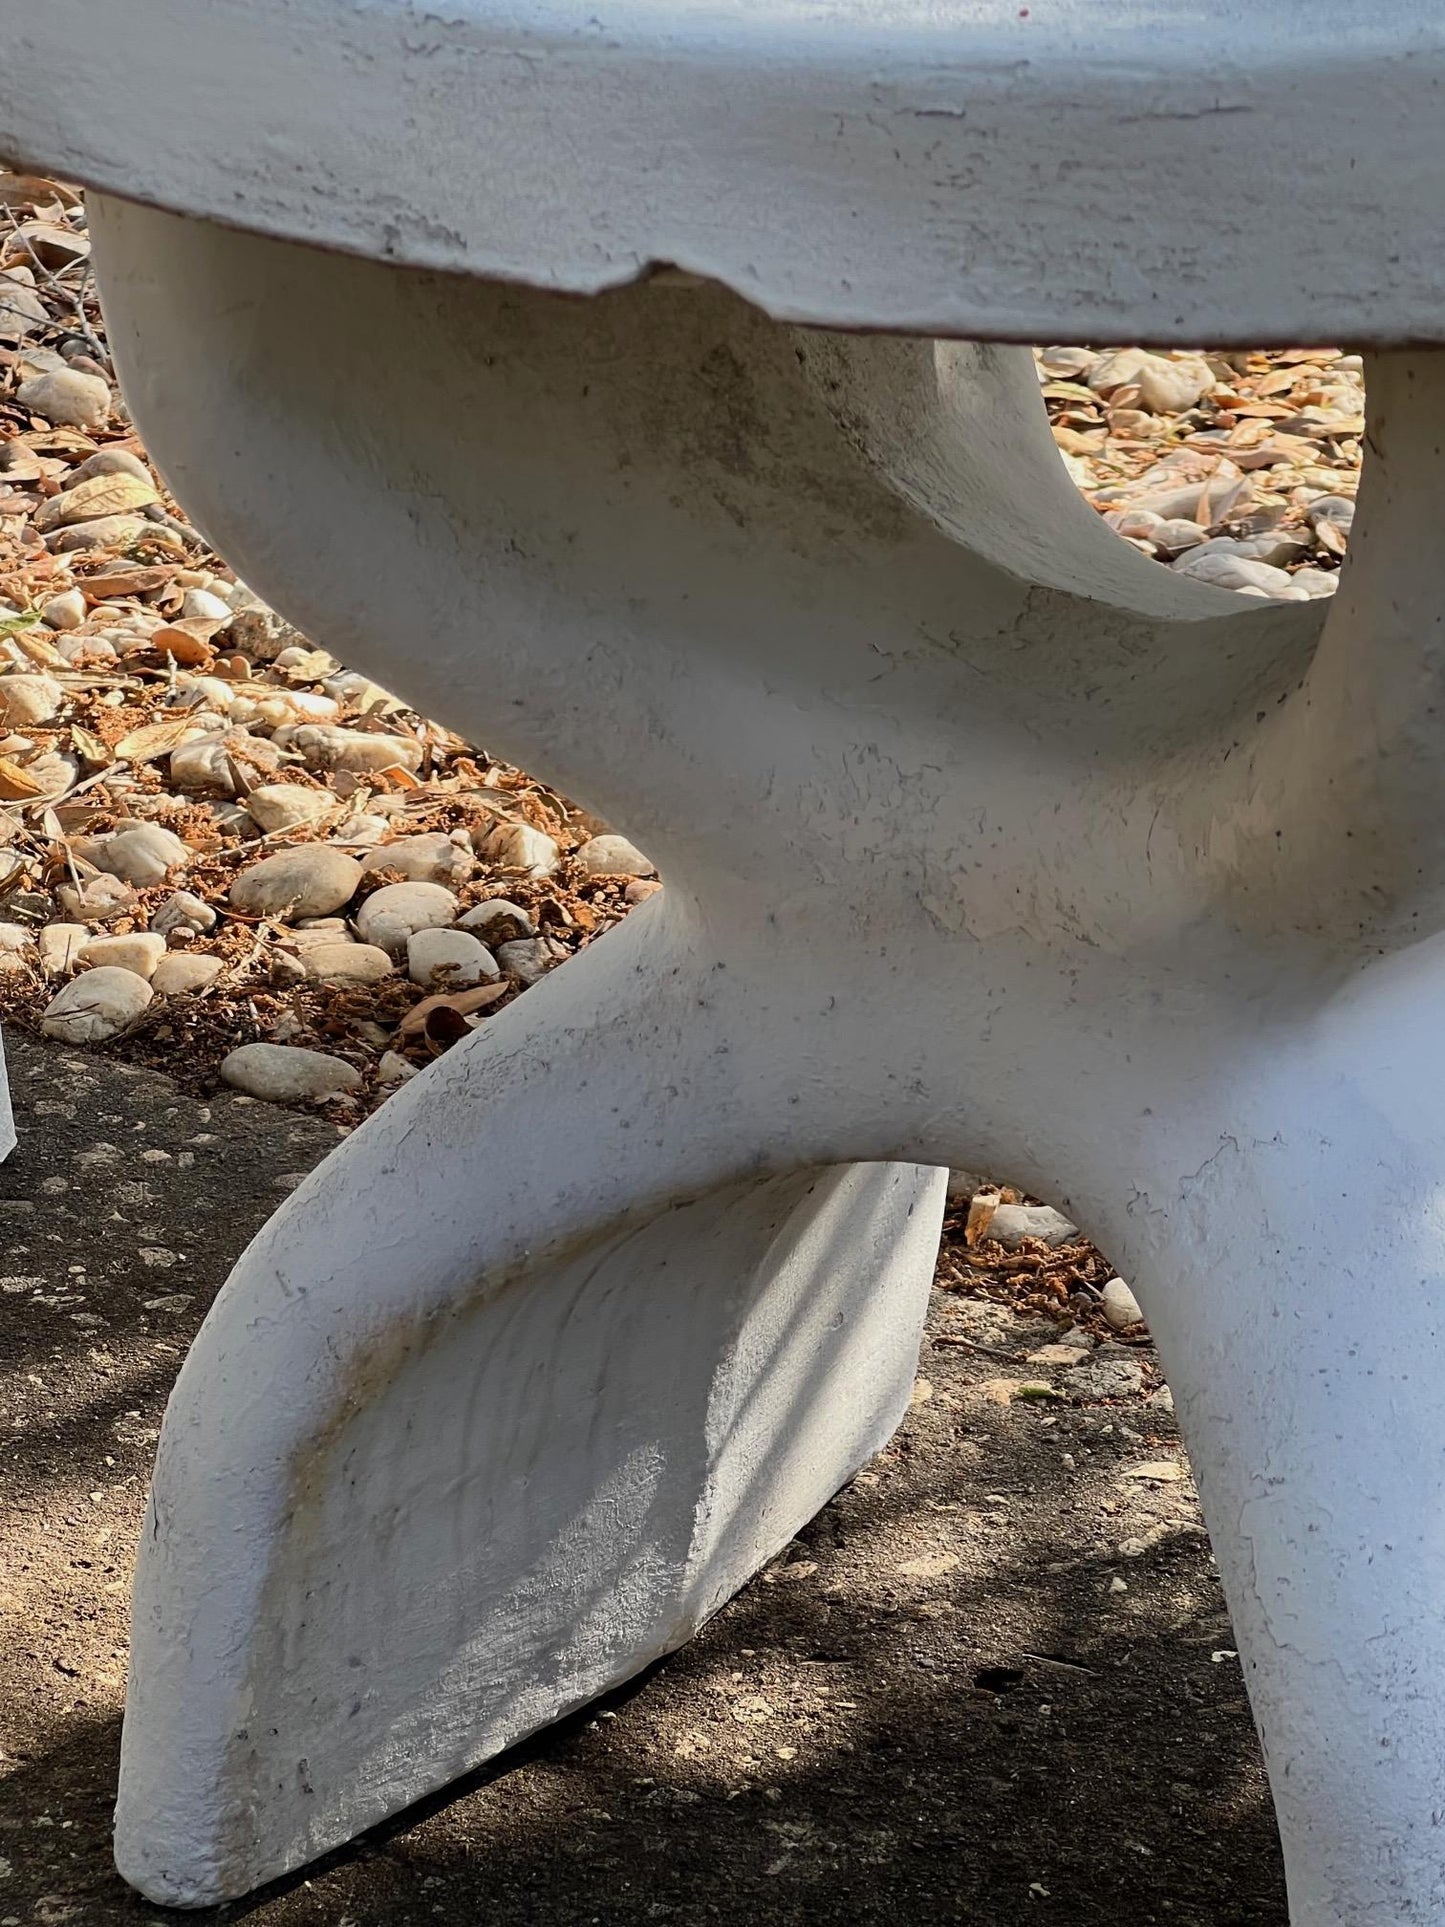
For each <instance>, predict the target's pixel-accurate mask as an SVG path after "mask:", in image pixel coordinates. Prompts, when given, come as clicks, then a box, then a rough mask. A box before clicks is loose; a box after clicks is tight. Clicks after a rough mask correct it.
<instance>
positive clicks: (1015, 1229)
mask: <svg viewBox="0 0 1445 1927" xmlns="http://www.w3.org/2000/svg"><path fill="white" fill-rule="evenodd" d="M1078 1235H1079V1227H1078V1226H1077V1225H1076V1224H1071V1223H1070V1222H1069V1220H1068V1219H1067V1218H1066V1217H1065V1216H1064V1214H1063V1212H1062V1211H1055V1209H1054V1207H1053V1206H1052V1205H1051V1204H1001V1205H1000V1206H999V1208H998V1209H997V1211H995V1212H994V1214H993V1216H992V1217H991V1218H990V1219H989V1221H988V1230H987V1231H986V1232H985V1233H984V1236H985V1237H988V1238H996V1239H997V1240H998V1242H999V1243H1000V1244H1001V1245H1005V1246H1007V1247H1008V1249H1009V1250H1010V1251H1012V1250H1014V1249H1016V1248H1017V1247H1018V1246H1019V1245H1021V1244H1022V1243H1023V1241H1024V1239H1025V1238H1042V1239H1043V1241H1044V1243H1045V1244H1050V1245H1066V1244H1068V1243H1069V1242H1070V1240H1071V1239H1074V1238H1077V1237H1078Z"/></svg>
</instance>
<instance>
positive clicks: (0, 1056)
mask: <svg viewBox="0 0 1445 1927" xmlns="http://www.w3.org/2000/svg"><path fill="white" fill-rule="evenodd" d="M16 1143H17V1139H16V1136H15V1112H14V1109H13V1107H12V1106H11V1103H10V1077H9V1073H8V1072H7V1071H6V1068H5V1045H4V1042H3V1040H0V1164H3V1163H4V1162H5V1160H6V1158H8V1157H9V1155H10V1153H11V1152H12V1151H13V1150H14V1149H15V1146H16Z"/></svg>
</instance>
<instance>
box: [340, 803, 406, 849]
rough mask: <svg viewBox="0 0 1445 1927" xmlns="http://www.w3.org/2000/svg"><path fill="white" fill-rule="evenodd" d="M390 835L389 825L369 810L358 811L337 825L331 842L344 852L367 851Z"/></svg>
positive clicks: (388, 822)
mask: <svg viewBox="0 0 1445 1927" xmlns="http://www.w3.org/2000/svg"><path fill="white" fill-rule="evenodd" d="M390 835H391V823H390V821H389V820H388V819H387V818H386V817H384V816H377V815H375V814H373V813H372V812H371V811H370V810H361V811H358V812H357V814H356V815H354V816H348V817H347V818H346V819H345V821H344V822H341V823H338V824H337V826H336V829H335V831H334V832H333V833H332V837H331V841H332V842H333V843H336V844H339V845H340V846H341V848H342V849H346V850H369V849H372V848H374V846H375V845H376V844H378V843H380V842H382V841H383V840H384V839H385V838H386V837H388V836H390Z"/></svg>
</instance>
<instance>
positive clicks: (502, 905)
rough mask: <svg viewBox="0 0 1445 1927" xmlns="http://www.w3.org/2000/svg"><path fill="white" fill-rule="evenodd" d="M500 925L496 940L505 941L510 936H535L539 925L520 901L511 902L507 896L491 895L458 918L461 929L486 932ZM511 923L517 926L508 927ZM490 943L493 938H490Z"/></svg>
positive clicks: (458, 925)
mask: <svg viewBox="0 0 1445 1927" xmlns="http://www.w3.org/2000/svg"><path fill="white" fill-rule="evenodd" d="M494 924H496V925H500V926H501V928H500V929H499V930H498V931H497V934H496V941H498V942H505V941H506V939H507V938H508V937H535V936H536V934H537V926H536V924H535V923H534V922H533V921H532V919H531V917H530V916H529V915H528V914H527V912H526V911H525V910H524V909H523V908H522V906H521V904H520V903H510V902H509V901H508V900H507V898H506V897H489V898H488V899H487V901H486V902H485V903H474V904H473V905H472V907H471V909H470V910H468V911H466V912H465V914H464V915H462V916H460V917H458V918H457V928H458V929H459V930H474V931H480V932H482V933H485V932H486V931H488V930H490V929H491V928H492V926H493V925H494ZM508 924H510V925H513V926H515V927H514V928H511V929H508V928H507V927H506V926H507V925H508ZM487 941H488V942H489V943H490V942H491V941H493V939H492V938H490V937H489V938H488V939H487Z"/></svg>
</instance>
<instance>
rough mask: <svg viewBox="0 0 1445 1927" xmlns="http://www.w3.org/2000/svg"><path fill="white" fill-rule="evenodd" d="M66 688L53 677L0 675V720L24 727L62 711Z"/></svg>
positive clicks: (14, 726)
mask: <svg viewBox="0 0 1445 1927" xmlns="http://www.w3.org/2000/svg"><path fill="white" fill-rule="evenodd" d="M64 701H65V691H64V690H63V689H62V688H61V686H60V684H59V683H58V682H56V681H54V680H53V679H52V678H51V677H50V676H24V675H20V676H0V723H3V724H5V726H6V728H8V729H25V728H27V727H28V726H29V725H30V724H32V723H48V722H49V721H50V720H51V718H52V717H54V716H56V715H58V714H59V712H60V708H61V705H62V704H63V703H64Z"/></svg>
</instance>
